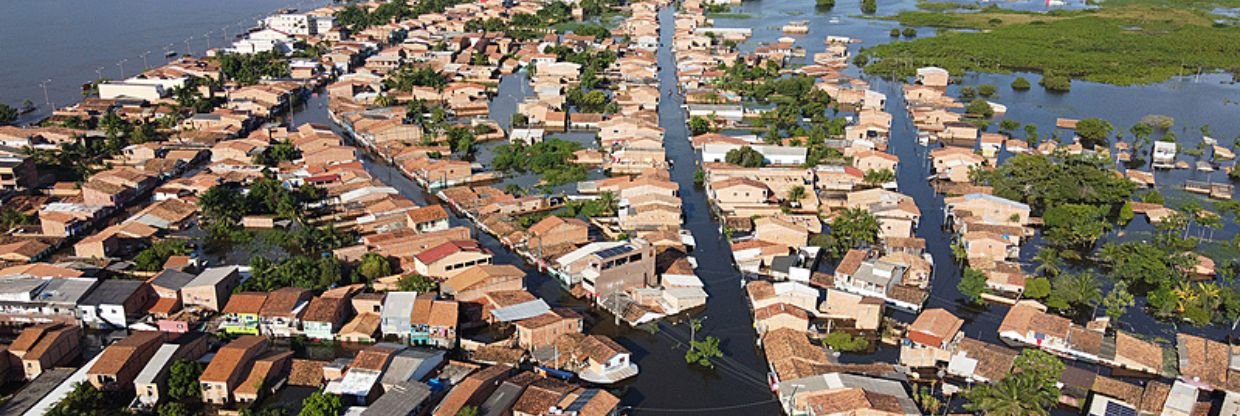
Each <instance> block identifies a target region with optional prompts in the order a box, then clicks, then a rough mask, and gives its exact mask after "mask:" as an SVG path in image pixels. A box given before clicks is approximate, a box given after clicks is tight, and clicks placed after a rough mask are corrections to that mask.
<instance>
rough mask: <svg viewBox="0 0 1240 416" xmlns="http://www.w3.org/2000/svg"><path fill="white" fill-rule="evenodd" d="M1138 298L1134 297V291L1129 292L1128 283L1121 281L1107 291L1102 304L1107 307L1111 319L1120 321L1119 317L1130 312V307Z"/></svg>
mask: <svg viewBox="0 0 1240 416" xmlns="http://www.w3.org/2000/svg"><path fill="white" fill-rule="evenodd" d="M1136 304H1137V302H1136V299H1135V298H1133V297H1132V293H1129V292H1128V284H1127V283H1124V282H1119V283H1116V284H1115V287H1114V288H1111V291H1110V292H1109V293H1107V297H1105V298H1103V299H1102V306H1104V307H1106V309H1107V316H1108V317H1110V318H1111V321H1119V318H1120V317H1122V316H1124V313H1127V312H1128V308H1131V307H1133V306H1134V305H1136Z"/></svg>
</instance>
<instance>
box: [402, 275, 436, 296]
mask: <svg viewBox="0 0 1240 416" xmlns="http://www.w3.org/2000/svg"><path fill="white" fill-rule="evenodd" d="M396 287H397V289H399V290H401V291H404V292H418V293H428V292H434V291H436V290H438V289H439V282H436V281H435V279H431V278H429V277H426V276H422V275H419V274H411V275H408V276H405V277H402V278H400V280H398V281H397V282H396Z"/></svg>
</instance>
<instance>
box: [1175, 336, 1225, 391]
mask: <svg viewBox="0 0 1240 416" xmlns="http://www.w3.org/2000/svg"><path fill="white" fill-rule="evenodd" d="M1176 349H1177V350H1178V351H1179V353H1180V374H1181V376H1182V377H1185V378H1189V379H1191V378H1194V377H1196V378H1198V379H1199V380H1201V382H1202V383H1207V384H1209V385H1212V386H1222V385H1223V384H1224V383H1226V381H1227V368H1228V366H1229V365H1230V349H1229V348H1228V347H1227V345H1225V344H1223V343H1221V342H1218V341H1214V340H1210V339H1206V338H1202V337H1198V336H1196V335H1189V334H1185V333H1182V332H1181V333H1179V334H1177V335H1176Z"/></svg>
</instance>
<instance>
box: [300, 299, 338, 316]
mask: <svg viewBox="0 0 1240 416" xmlns="http://www.w3.org/2000/svg"><path fill="white" fill-rule="evenodd" d="M346 305H348V300H347V299H345V298H343V297H327V296H320V297H317V298H314V299H312V300H310V305H309V306H306V313H305V315H302V317H301V319H302V321H308V322H338V321H339V320H340V316H341V312H342V311H343V310H344V308H345V307H346Z"/></svg>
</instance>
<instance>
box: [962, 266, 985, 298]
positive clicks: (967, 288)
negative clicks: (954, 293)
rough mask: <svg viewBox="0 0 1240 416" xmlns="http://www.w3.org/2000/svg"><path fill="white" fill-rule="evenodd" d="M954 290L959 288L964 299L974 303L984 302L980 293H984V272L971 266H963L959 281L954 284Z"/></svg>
mask: <svg viewBox="0 0 1240 416" xmlns="http://www.w3.org/2000/svg"><path fill="white" fill-rule="evenodd" d="M956 290H959V291H960V294H962V295H964V297H965V299H967V300H968V301H969V302H972V303H973V304H975V305H983V304H985V303H986V300H985V299H982V294H983V293H986V274H985V273H982V271H981V270H977V269H974V268H971V267H969V268H965V269H964V274H963V275H962V276H961V277H960V283H957V284H956Z"/></svg>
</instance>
